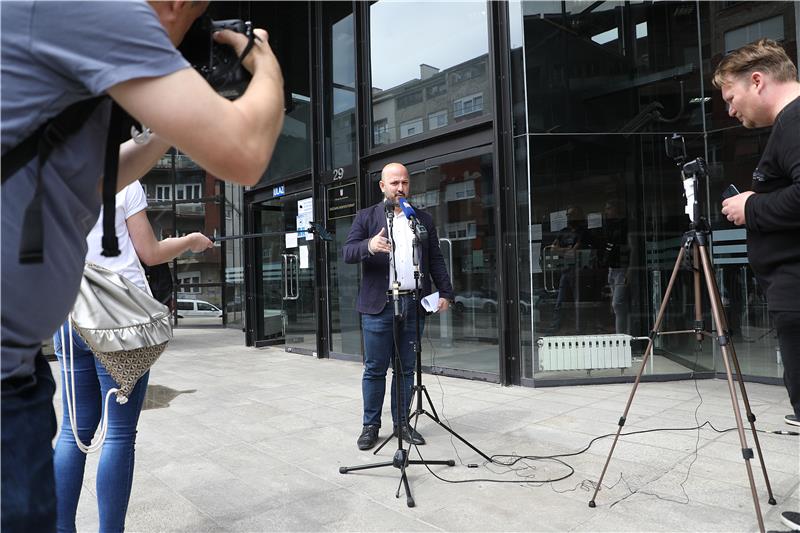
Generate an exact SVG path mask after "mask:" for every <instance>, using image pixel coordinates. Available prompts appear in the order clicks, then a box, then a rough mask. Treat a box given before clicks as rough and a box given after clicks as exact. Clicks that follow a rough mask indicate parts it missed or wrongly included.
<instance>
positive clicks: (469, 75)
mask: <svg viewBox="0 0 800 533" xmlns="http://www.w3.org/2000/svg"><path fill="white" fill-rule="evenodd" d="M481 77H486V63H485V62H483V61H481V62H480V63H476V64H473V65H469V66H467V67H464V68H460V69H458V70H455V71H453V73H452V74H450V83H461V82H462V81H467V80H473V79H476V78H481Z"/></svg>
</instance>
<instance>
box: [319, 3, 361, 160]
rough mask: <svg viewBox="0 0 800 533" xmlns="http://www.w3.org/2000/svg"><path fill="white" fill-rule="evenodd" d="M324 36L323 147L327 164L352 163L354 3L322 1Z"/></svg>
mask: <svg viewBox="0 0 800 533" xmlns="http://www.w3.org/2000/svg"><path fill="white" fill-rule="evenodd" d="M323 12H324V17H325V20H326V22H325V24H327V27H326V28H325V31H326V39H327V42H326V44H327V47H326V50H325V51H326V60H325V61H324V65H325V66H326V67H327V69H329V70H328V74H327V76H326V82H325V83H326V90H325V94H326V100H327V106H326V112H327V113H328V116H327V118H326V128H325V129H326V150H325V161H326V165H327V168H328V169H329V170H332V169H334V168H340V167H346V166H349V165H352V164H353V157H354V151H355V108H356V89H355V87H356V82H355V79H356V67H355V39H354V33H353V32H354V29H353V5H352V3H345V2H341V3H340V2H327V3H325V4H324V5H323Z"/></svg>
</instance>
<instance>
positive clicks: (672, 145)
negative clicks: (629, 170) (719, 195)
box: [664, 133, 708, 225]
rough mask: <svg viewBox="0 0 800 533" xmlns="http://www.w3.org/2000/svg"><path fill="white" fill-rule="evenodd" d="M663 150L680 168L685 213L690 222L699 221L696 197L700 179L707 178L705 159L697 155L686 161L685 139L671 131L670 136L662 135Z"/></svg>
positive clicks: (700, 218) (698, 205)
mask: <svg viewBox="0 0 800 533" xmlns="http://www.w3.org/2000/svg"><path fill="white" fill-rule="evenodd" d="M664 151H665V152H666V153H667V157H669V158H670V159H672V160H673V161H674V162H675V164H676V165H678V168H680V169H681V178H682V180H683V192H684V198H685V199H686V207H685V209H684V211H685V213H686V214H687V215H689V220H691V222H692V224H693V225H694V224H696V223H699V222H701V220H702V217H701V215H700V201H699V198H698V191H699V187H698V184H699V182H700V180H702V179H706V178H708V168H707V167H706V162H705V159H703V158H702V157H697V158H695V159H692V160H691V161H686V141H685V140H684V138H683V135H678V134H677V133H673V134H672V136H671V137H664Z"/></svg>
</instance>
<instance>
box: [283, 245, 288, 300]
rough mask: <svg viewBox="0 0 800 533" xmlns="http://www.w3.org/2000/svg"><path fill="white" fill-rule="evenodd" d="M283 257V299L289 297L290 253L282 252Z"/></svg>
mask: <svg viewBox="0 0 800 533" xmlns="http://www.w3.org/2000/svg"><path fill="white" fill-rule="evenodd" d="M281 257H282V258H283V272H282V275H281V278H282V279H283V299H284V300H286V299H287V298H289V255H288V254H281Z"/></svg>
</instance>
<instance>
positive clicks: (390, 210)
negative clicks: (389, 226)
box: [383, 198, 396, 218]
mask: <svg viewBox="0 0 800 533" xmlns="http://www.w3.org/2000/svg"><path fill="white" fill-rule="evenodd" d="M395 205H396V204H395V203H394V202H391V201H389V199H388V198H384V199H383V210H384V211H386V216H387V218H394V206H395Z"/></svg>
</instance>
